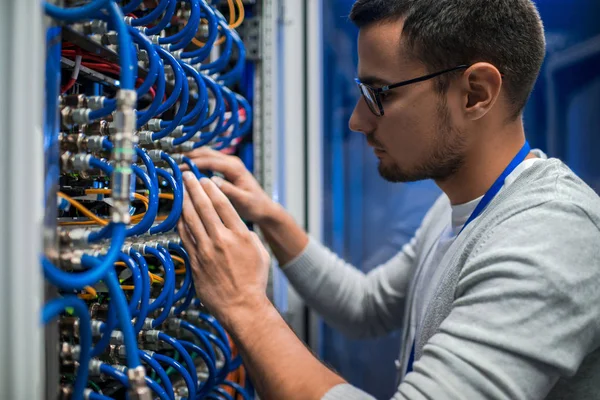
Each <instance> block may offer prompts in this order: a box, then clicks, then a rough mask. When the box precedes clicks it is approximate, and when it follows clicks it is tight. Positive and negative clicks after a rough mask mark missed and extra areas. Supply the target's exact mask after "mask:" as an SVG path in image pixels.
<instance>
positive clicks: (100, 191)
mask: <svg viewBox="0 0 600 400" xmlns="http://www.w3.org/2000/svg"><path fill="white" fill-rule="evenodd" d="M85 194H112V190H111V189H86V191H85ZM58 196H59V197H62V198H63V199H65V200H67V201H68V202H69V203H71V205H73V207H75V208H76V209H78V210H79V211H81V213H82V214H83V215H85V216H86V217H88V218H90V219H91V220H92V221H77V222H61V223H59V225H60V226H71V225H108V223H109V222H110V220H109V219H103V218H100V217H98V216H97V215H96V214H94V213H92V212H91V211H90V209H89V208H87V207H86V206H84V205H83V204H81V203H80V202H78V201H77V200H75V199H74V198H72V197H70V196H68V195H66V194H65V193H63V192H58ZM171 196H172V195H171ZM133 197H134V198H135V199H136V200H140V201H141V202H142V203H144V208H145V209H146V211H148V207H149V205H150V200H149V199H148V198H147V197H146V196H142V195H141V194H139V193H134V194H133ZM145 214H146V212H145V211H144V212H143V213H141V214H137V215H135V216H133V217H132V218H131V222H139V221H141V219H142V218H143V215H145ZM138 215H139V216H141V217H138Z"/></svg>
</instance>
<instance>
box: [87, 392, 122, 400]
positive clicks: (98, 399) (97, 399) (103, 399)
mask: <svg viewBox="0 0 600 400" xmlns="http://www.w3.org/2000/svg"><path fill="white" fill-rule="evenodd" d="M88 400H115V399H113V398H112V397H108V396H105V395H103V394H99V393H96V392H90V394H89V395H88Z"/></svg>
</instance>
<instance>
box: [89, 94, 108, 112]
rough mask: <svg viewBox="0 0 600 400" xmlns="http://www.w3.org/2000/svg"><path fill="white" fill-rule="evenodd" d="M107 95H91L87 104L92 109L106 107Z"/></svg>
mask: <svg viewBox="0 0 600 400" xmlns="http://www.w3.org/2000/svg"><path fill="white" fill-rule="evenodd" d="M105 100H106V97H105V96H90V97H88V99H87V106H88V107H89V108H90V110H99V109H101V108H102V107H104V101H105Z"/></svg>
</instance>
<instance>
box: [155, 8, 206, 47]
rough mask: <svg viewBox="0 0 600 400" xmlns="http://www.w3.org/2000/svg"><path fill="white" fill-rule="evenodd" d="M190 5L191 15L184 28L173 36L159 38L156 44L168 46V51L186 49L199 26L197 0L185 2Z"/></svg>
mask: <svg viewBox="0 0 600 400" xmlns="http://www.w3.org/2000/svg"><path fill="white" fill-rule="evenodd" d="M186 1H187V2H188V3H190V6H191V13H190V18H189V19H188V21H187V24H186V25H185V27H184V28H183V29H182V30H180V31H179V32H177V33H176V34H174V35H171V36H166V37H161V38H160V39H158V44H160V45H165V44H170V45H169V46H168V48H169V51H176V50H180V49H183V48H184V47H186V46H187V45H188V44H189V43H190V42H191V41H192V39H193V38H194V36H195V35H196V32H198V27H199V26H200V2H199V0H186Z"/></svg>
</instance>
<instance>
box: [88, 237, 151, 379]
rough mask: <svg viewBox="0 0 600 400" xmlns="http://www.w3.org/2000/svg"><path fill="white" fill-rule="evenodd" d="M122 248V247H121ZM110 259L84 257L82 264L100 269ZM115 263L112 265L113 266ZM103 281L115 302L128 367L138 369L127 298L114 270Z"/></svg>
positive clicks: (138, 361)
mask: <svg viewBox="0 0 600 400" xmlns="http://www.w3.org/2000/svg"><path fill="white" fill-rule="evenodd" d="M119 247H121V246H119ZM107 258H108V257H104V258H103V259H102V260H100V259H98V258H96V257H92V256H89V255H87V254H86V255H83V256H82V257H81V263H82V264H83V265H87V266H88V267H91V268H94V269H96V268H98V267H99V266H100V265H102V264H103V263H105V262H106V260H107ZM113 264H114V261H113V262H112V263H111V266H112V265H113ZM103 281H104V283H105V284H106V286H108V291H109V292H110V296H111V300H112V301H114V305H115V307H116V312H117V318H118V320H119V325H120V327H121V332H123V339H124V342H125V348H126V349H127V366H128V367H129V368H136V367H138V366H139V365H140V357H139V355H138V348H137V340H136V339H137V338H136V335H135V332H134V331H133V325H132V324H131V314H130V313H129V306H128V304H127V298H126V297H125V293H123V290H121V286H120V283H119V279H118V278H117V274H116V273H115V271H114V268H110V269H109V271H108V272H107V274H106V276H104V277H103Z"/></svg>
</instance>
